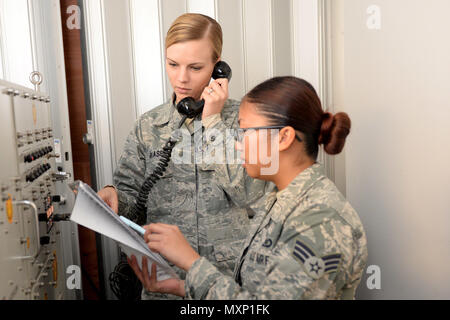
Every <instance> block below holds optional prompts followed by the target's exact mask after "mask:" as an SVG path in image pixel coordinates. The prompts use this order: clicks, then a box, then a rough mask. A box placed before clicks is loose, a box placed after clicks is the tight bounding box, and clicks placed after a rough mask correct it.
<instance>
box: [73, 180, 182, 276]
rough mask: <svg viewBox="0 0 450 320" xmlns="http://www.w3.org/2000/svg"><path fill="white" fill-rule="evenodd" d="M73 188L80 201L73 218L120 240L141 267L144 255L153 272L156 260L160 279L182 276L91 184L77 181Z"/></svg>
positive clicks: (85, 225)
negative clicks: (151, 248)
mask: <svg viewBox="0 0 450 320" xmlns="http://www.w3.org/2000/svg"><path fill="white" fill-rule="evenodd" d="M73 190H74V192H75V194H76V201H75V205H74V208H73V211H72V214H71V216H70V220H72V221H74V222H76V223H78V224H80V225H82V226H84V227H86V228H89V229H92V230H94V231H95V232H98V233H101V234H103V235H105V236H107V237H109V238H111V239H113V240H114V241H117V242H118V244H119V246H120V247H121V249H122V250H123V252H124V253H125V254H126V255H127V256H128V257H131V255H134V256H136V258H137V261H138V263H139V266H140V268H141V269H142V257H143V256H145V257H146V258H147V259H148V260H149V261H148V262H149V263H148V272H149V274H151V265H152V263H156V265H157V269H156V270H157V273H156V275H157V279H158V280H165V279H169V278H178V276H177V274H176V273H175V270H173V268H171V267H170V265H169V264H168V263H167V261H165V260H164V259H163V258H162V257H161V256H160V255H159V254H157V253H154V252H152V251H151V250H150V249H149V248H148V246H147V244H146V243H145V241H144V239H143V238H142V237H141V236H140V235H138V234H137V233H136V231H134V230H133V229H131V228H130V227H129V226H128V225H127V224H126V223H125V222H123V221H122V220H121V219H120V218H119V216H118V215H117V214H116V213H115V212H114V211H113V210H112V209H111V208H110V207H109V206H108V205H107V204H106V203H105V202H103V200H102V199H101V198H100V197H99V196H98V195H97V193H96V192H95V191H94V190H92V189H91V187H89V185H87V184H85V183H84V182H82V181H77V182H76V183H75V184H74V187H73Z"/></svg>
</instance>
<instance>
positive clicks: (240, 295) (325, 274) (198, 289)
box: [185, 224, 345, 300]
mask: <svg viewBox="0 0 450 320" xmlns="http://www.w3.org/2000/svg"><path fill="white" fill-rule="evenodd" d="M327 228H328V227H327V226H324V225H323V224H321V225H317V226H315V227H313V228H310V229H308V230H305V232H304V233H292V232H290V231H288V232H287V233H288V237H289V239H285V241H282V239H281V238H280V241H281V243H278V244H277V246H276V247H275V248H274V250H273V251H272V254H270V255H269V256H267V259H268V263H267V266H266V267H265V274H263V276H261V273H258V272H248V271H249V270H247V272H246V273H245V275H246V276H247V277H248V278H247V279H244V278H243V279H242V281H243V283H244V284H245V282H246V281H249V282H251V281H254V282H256V283H257V285H256V286H255V287H256V291H252V292H250V291H249V290H246V289H245V288H243V287H241V286H240V285H239V284H238V283H237V282H235V281H234V279H233V278H231V277H227V276H224V275H222V274H221V273H220V272H219V271H218V270H217V269H216V268H215V267H214V266H213V265H212V264H211V263H210V262H208V261H207V260H206V259H205V258H200V259H198V260H197V261H196V262H195V263H194V264H193V265H192V267H191V269H190V270H189V272H188V274H187V276H186V281H185V291H186V297H187V298H190V299H220V300H222V299H258V300H259V299H260V300H268V299H275V300H278V299H286V300H299V299H329V298H331V299H334V298H339V297H338V296H337V292H338V291H340V289H341V288H342V286H343V279H344V277H343V270H344V266H343V264H345V262H344V261H343V256H342V253H341V251H340V250H339V249H338V248H337V246H336V242H335V241H333V240H331V239H330V242H328V241H327V244H326V246H323V245H322V244H321V243H320V242H321V241H323V238H324V237H328V235H326V236H325V235H324V234H323V233H324V232H325V231H324V230H325V229H327ZM312 238H315V240H317V243H314V241H311V239H312ZM321 239H322V240H321ZM280 241H279V242H280ZM249 250H251V249H249ZM247 258H248V257H247ZM247 258H246V259H247ZM263 260H264V259H263ZM247 268H249V267H247ZM253 275H255V278H254V279H252V278H251V277H252V276H253Z"/></svg>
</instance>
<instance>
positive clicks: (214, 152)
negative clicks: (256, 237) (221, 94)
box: [200, 112, 273, 207]
mask: <svg viewBox="0 0 450 320" xmlns="http://www.w3.org/2000/svg"><path fill="white" fill-rule="evenodd" d="M237 120H238V113H237V112H234V114H232V115H231V116H230V119H226V120H225V121H224V120H223V118H222V116H221V115H220V114H215V115H212V116H209V117H207V118H206V119H203V120H202V122H203V125H204V127H205V131H204V139H203V148H202V149H203V154H202V158H203V161H202V163H201V165H200V168H201V170H205V171H211V170H212V171H214V176H215V178H216V179H215V183H217V184H218V185H219V186H220V187H221V188H222V189H223V190H224V191H225V193H226V194H227V195H228V196H229V197H230V198H231V200H232V201H233V202H234V203H236V204H237V205H238V206H240V207H247V206H248V205H249V204H252V203H254V202H255V201H256V200H257V199H259V198H261V197H262V196H263V195H264V194H265V193H266V192H267V191H268V190H270V189H271V188H272V187H273V186H272V184H271V183H269V182H266V181H263V180H256V179H253V178H251V177H249V176H248V175H247V173H246V171H245V169H244V168H243V167H242V165H241V164H239V163H237V161H236V157H237V154H236V150H235V140H234V137H233V130H234V129H237V128H238V127H239V126H238V123H237Z"/></svg>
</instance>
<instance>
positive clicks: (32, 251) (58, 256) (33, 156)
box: [0, 81, 81, 300]
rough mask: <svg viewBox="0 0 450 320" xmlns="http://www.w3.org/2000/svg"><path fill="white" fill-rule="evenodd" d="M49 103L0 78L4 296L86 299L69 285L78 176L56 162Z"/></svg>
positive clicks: (0, 293) (0, 282) (0, 292)
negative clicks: (73, 178) (71, 217)
mask: <svg viewBox="0 0 450 320" xmlns="http://www.w3.org/2000/svg"><path fill="white" fill-rule="evenodd" d="M50 102H51V101H50V98H49V97H48V96H46V95H44V94H42V93H40V92H38V91H34V90H31V89H29V88H25V87H21V86H18V85H15V84H12V83H8V82H5V81H0V110H1V113H0V147H1V149H0V150H1V151H0V153H1V156H0V196H1V200H0V270H1V272H0V299H6V300H10V299H14V300H47V299H48V300H53V299H77V298H80V297H81V288H79V287H78V288H74V286H68V285H67V277H68V274H67V272H66V270H67V269H68V267H69V266H71V265H73V264H74V263H75V267H76V262H77V261H79V248H78V234H77V233H76V228H74V226H73V225H72V224H73V223H72V222H70V221H67V219H68V216H69V213H70V210H71V207H72V206H73V194H72V191H71V190H70V188H69V187H68V183H69V182H70V180H71V179H70V178H71V177H69V175H68V174H66V173H64V172H60V171H59V170H58V168H57V166H56V162H55V158H56V157H59V156H60V155H58V154H57V153H56V152H55V145H54V136H53V127H52V123H51V109H50V106H51V104H50ZM78 265H79V263H78ZM69 270H74V268H69ZM69 275H71V274H69ZM75 276H77V275H75ZM74 290H75V291H76V293H75V292H74Z"/></svg>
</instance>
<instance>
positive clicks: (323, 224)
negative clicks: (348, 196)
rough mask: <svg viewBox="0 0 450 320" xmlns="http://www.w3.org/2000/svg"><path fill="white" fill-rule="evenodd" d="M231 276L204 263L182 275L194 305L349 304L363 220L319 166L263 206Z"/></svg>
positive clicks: (361, 253) (361, 262)
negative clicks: (260, 301) (246, 301)
mask: <svg viewBox="0 0 450 320" xmlns="http://www.w3.org/2000/svg"><path fill="white" fill-rule="evenodd" d="M265 210H266V212H267V214H263V215H262V216H261V217H259V218H258V217H255V219H259V221H260V223H259V226H258V227H257V229H254V230H253V232H252V233H251V236H250V237H249V238H248V239H247V241H246V244H245V245H244V247H243V251H242V254H241V257H240V259H239V260H238V264H237V265H236V269H235V272H234V278H233V277H230V276H226V275H223V274H222V273H221V272H220V271H219V270H217V269H216V268H215V267H214V266H213V265H212V264H211V263H210V262H208V261H207V259H205V258H203V257H202V258H200V259H198V260H197V261H195V262H194V264H193V265H192V267H191V268H190V270H189V272H188V273H187V275H186V281H185V290H186V297H187V298H191V299H354V296H355V290H356V288H357V286H358V284H359V282H360V281H361V276H362V273H363V270H364V268H365V265H366V261H367V247H366V236H365V232H364V229H363V226H362V224H361V221H360V219H359V217H358V215H357V213H356V212H355V211H354V209H353V208H352V207H351V206H350V204H349V203H348V202H347V201H346V200H345V198H344V197H343V196H342V194H341V193H340V192H339V191H338V190H337V188H336V186H335V185H334V184H333V182H331V181H330V180H329V179H327V178H326V177H325V175H324V174H323V172H322V168H321V166H320V165H319V164H314V165H313V166H311V167H310V168H308V169H306V170H304V171H303V172H301V173H300V174H299V175H298V176H297V177H296V178H295V179H294V180H293V181H292V182H291V183H290V185H289V186H288V187H287V188H285V189H284V190H282V191H279V192H276V190H275V191H273V192H272V193H271V194H270V195H268V197H267V198H266V201H265Z"/></svg>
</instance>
